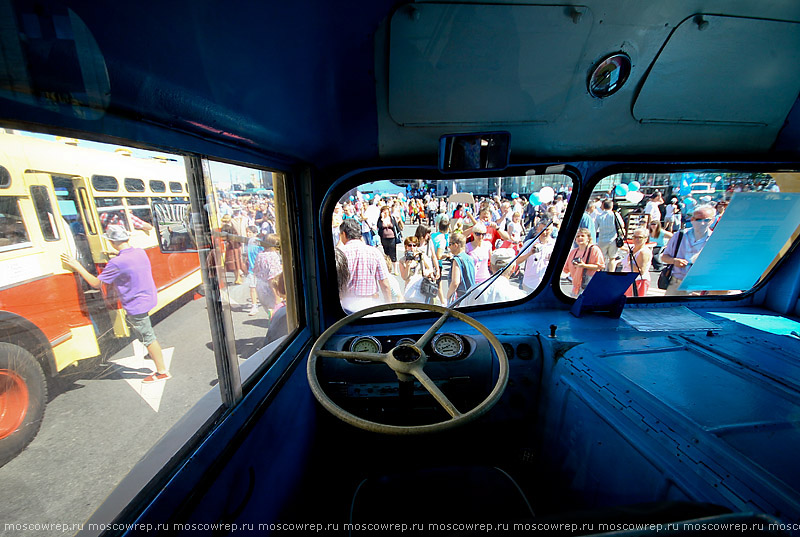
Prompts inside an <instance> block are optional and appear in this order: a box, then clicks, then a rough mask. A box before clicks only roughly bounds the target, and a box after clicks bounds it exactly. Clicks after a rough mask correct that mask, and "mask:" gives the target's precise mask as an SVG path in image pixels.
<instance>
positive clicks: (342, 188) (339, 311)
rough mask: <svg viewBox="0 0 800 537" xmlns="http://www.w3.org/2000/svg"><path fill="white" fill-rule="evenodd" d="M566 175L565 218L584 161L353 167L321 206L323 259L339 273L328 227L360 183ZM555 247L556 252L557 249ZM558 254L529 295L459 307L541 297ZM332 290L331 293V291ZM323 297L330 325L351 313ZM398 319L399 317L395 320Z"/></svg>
mask: <svg viewBox="0 0 800 537" xmlns="http://www.w3.org/2000/svg"><path fill="white" fill-rule="evenodd" d="M557 174H558V175H564V176H566V177H569V178H570V179H571V180H572V195H571V196H570V200H569V203H568V205H567V208H566V210H565V214H564V221H565V222H567V221H568V220H569V219H570V214H571V212H572V210H573V207H574V203H575V200H576V199H577V198H578V197H579V196H580V195H581V193H582V190H583V186H582V185H583V181H582V178H583V174H582V170H581V167H580V163H574V162H573V163H553V162H545V163H541V162H538V163H537V162H534V163H531V164H513V165H510V166H508V167H507V168H505V169H503V170H493V171H491V170H484V171H478V172H453V173H451V172H446V173H443V172H440V171H439V169H438V168H436V167H432V166H408V167H378V168H362V169H357V170H353V171H351V172H349V173H347V174H344V175H342V176H340V177H339V178H338V179H337V180H336V181H334V182H333V183H332V184H331V185H330V186H329V187H328V189H327V191H326V193H325V195H324V198H323V200H322V203H321V205H320V209H319V220H318V224H317V227H318V230H319V232H320V233H321V237H322V241H323V243H324V247H323V259H322V262H323V263H324V264H325V268H326V269H327V270H326V272H327V274H329V275H330V274H334V275H335V274H336V263H335V256H334V248H335V246H334V245H333V243H332V241H330V240H329V237H328V236H329V235H330V232H329V231H327V230H326V228H327V227H329V224H330V222H331V220H332V216H333V210H334V207H335V206H336V203H338V201H339V200H340V199H341V197H342V196H343V195H345V194H346V193H347V192H348V191H349V190H351V189H353V188H356V187H358V186H359V185H363V184H367V183H371V182H375V181H382V180H392V179H397V180H399V179H406V180H408V179H411V178H413V179H417V180H423V181H454V180H458V179H487V178H489V179H492V178H500V177H502V178H505V177H523V176H535V175H557ZM560 240H561V233H560V232H559V237H558V238H556V239H555V245H554V249H555V250H557V249H558V248H559V244H560V243H559V241H560ZM555 250H554V252H555ZM555 259H556V256H555V255H554V256H553V257H552V258H551V260H550V265H549V266H548V267H547V270H545V272H544V275H543V277H542V281H541V282H540V283H539V285H538V286H537V287H536V288H535V289H533V290H532V291H531V292H530V293H529V294H528V295H527V296H525V297H523V298H520V299H518V300H510V301H508V302H501V303H499V304H479V305H473V306H463V307H459V311H464V312H465V313H467V314H468V315H469V314H474V313H477V312H483V311H492V310H497V309H504V308H511V307H515V306H519V305H525V304H530V303H532V302H533V301H535V299H536V298H537V297H540V296H541V295H542V293H543V292H544V290H545V288H546V282H547V281H548V280H549V279H550V278H551V277H552V272H553V270H554V269H553V267H554V266H556V265H554V260H555ZM328 294H330V293H328ZM328 294H325V296H323V297H322V304H323V305H324V308H322V310H321V313H320V316H321V320H323V322H325V323H326V324H327V325H328V326H329V325H330V324H332V323H333V322H335V321H336V320H339V319H342V318H344V317H345V316H346V315H347V314H346V313H345V311H344V309H343V308H342V306H341V302H340V300H339V295H338V293H336V296H335V297H333V298H332V297H330V296H327V295H328ZM432 316H434V314H432V313H427V312H416V313H404V314H403V321H405V320H415V319H420V318H424V317H432ZM389 322H392V319H391V318H388V317H367V318H365V319H362V320H360V321H357V323H356V324H375V325H380V324H386V323H389ZM394 322H396V319H395V321H394Z"/></svg>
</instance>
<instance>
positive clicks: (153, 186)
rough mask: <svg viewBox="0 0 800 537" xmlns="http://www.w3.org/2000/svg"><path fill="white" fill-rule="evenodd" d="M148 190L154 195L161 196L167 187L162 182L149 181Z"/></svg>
mask: <svg viewBox="0 0 800 537" xmlns="http://www.w3.org/2000/svg"><path fill="white" fill-rule="evenodd" d="M150 190H152V191H153V192H155V193H156V194H161V193H163V192H166V191H167V185H166V183H164V181H152V180H151V181H150Z"/></svg>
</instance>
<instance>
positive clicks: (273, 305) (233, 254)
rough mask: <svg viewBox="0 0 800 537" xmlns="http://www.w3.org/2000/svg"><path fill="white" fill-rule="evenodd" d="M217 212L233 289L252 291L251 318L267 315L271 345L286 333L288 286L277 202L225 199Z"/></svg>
mask: <svg viewBox="0 0 800 537" xmlns="http://www.w3.org/2000/svg"><path fill="white" fill-rule="evenodd" d="M218 212H219V214H220V220H221V226H220V232H221V234H220V236H221V237H222V240H221V242H220V247H221V250H222V255H223V260H224V266H225V269H226V271H228V272H233V274H234V282H233V284H234V285H245V284H246V285H247V287H248V288H249V303H250V305H249V307H248V315H250V316H255V315H258V314H259V312H262V311H263V312H264V313H266V316H267V319H269V320H270V325H269V330H268V335H267V343H269V342H270V341H271V339H274V338H275V337H278V336H280V335H281V334H283V333H286V320H285V315H286V310H285V306H286V284H285V280H284V274H283V260H282V257H281V254H280V250H281V244H280V236H279V235H278V234H277V231H278V230H277V227H276V218H275V204H274V201H273V199H272V198H271V197H269V196H247V197H240V198H223V199H222V200H221V201H220V203H219V207H218Z"/></svg>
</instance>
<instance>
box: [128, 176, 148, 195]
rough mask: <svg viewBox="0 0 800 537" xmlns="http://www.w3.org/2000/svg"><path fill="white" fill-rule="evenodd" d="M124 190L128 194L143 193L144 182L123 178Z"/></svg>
mask: <svg viewBox="0 0 800 537" xmlns="http://www.w3.org/2000/svg"><path fill="white" fill-rule="evenodd" d="M125 190H127V191H128V192H144V181H142V180H141V179H134V178H132V177H126V178H125Z"/></svg>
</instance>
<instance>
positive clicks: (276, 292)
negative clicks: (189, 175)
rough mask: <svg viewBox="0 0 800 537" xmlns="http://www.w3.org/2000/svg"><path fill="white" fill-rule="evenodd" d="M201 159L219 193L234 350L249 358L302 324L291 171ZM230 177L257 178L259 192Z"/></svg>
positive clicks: (220, 247)
mask: <svg viewBox="0 0 800 537" xmlns="http://www.w3.org/2000/svg"><path fill="white" fill-rule="evenodd" d="M203 164H204V171H205V175H206V177H207V178H209V179H210V181H211V183H212V185H213V189H212V191H213V192H214V193H215V203H214V214H212V215H211V220H212V233H213V236H214V253H215V262H216V264H217V267H218V274H221V275H224V278H225V282H226V284H225V287H224V288H223V289H222V290H221V291H222V292H223V293H224V294H225V295H226V296H227V303H228V304H229V311H230V316H231V319H232V321H233V323H232V325H233V331H234V335H235V340H236V341H235V347H236V351H237V353H238V356H239V359H240V360H246V359H248V358H250V357H251V356H253V355H254V354H255V353H257V352H258V351H260V350H261V349H262V348H263V347H264V346H267V345H270V344H271V343H273V342H275V341H281V340H283V339H284V338H286V337H287V336H288V335H289V334H291V333H292V332H293V331H294V330H295V329H296V328H297V327H298V326H299V314H298V311H299V307H300V303H299V300H298V286H297V280H296V275H295V270H294V267H295V264H296V256H295V246H294V245H295V241H296V237H295V236H294V234H293V230H294V229H295V228H296V226H294V225H292V223H291V222H292V220H291V219H292V215H291V214H290V213H289V212H288V210H287V208H288V207H290V206H291V204H290V203H289V200H288V198H287V196H288V193H287V190H288V189H287V188H286V186H287V177H286V175H284V174H281V173H276V172H272V171H268V170H259V169H253V168H246V167H241V166H234V165H230V164H223V163H219V162H214V161H204V163H203ZM231 178H236V179H235V180H234V181H233V182H248V183H250V182H252V183H254V184H255V185H257V188H255V189H253V191H254V192H257V193H252V194H244V193H233V192H231V191H227V190H226V189H227V188H229V186H230V183H231V181H232V179H231ZM238 178H241V179H238ZM245 178H246V180H245ZM272 348H274V346H273V347H270V349H272Z"/></svg>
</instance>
